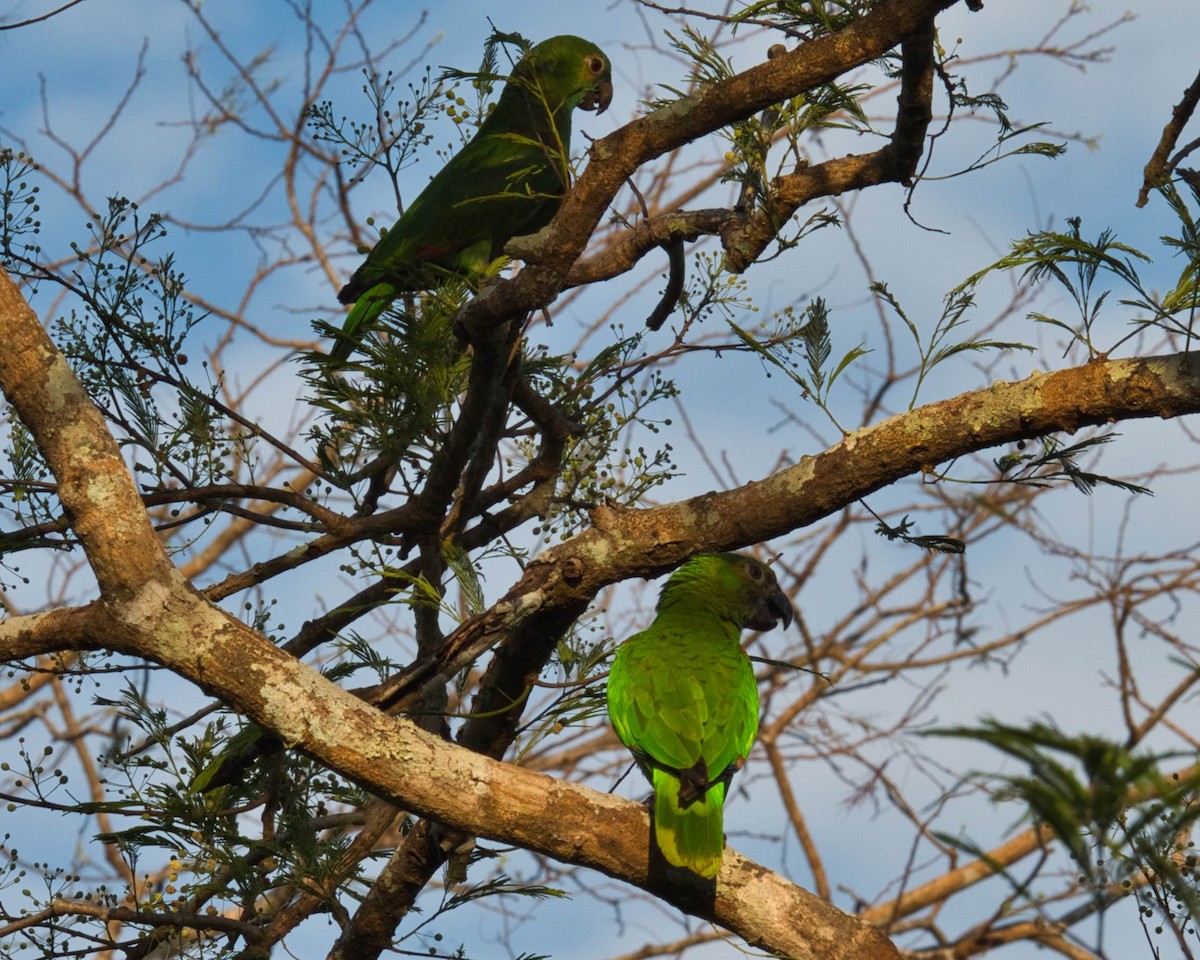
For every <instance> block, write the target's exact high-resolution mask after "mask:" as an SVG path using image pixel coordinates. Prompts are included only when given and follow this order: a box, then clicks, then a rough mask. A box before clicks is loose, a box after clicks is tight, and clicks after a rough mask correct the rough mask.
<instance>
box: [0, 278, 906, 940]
mask: <svg viewBox="0 0 1200 960" xmlns="http://www.w3.org/2000/svg"><path fill="white" fill-rule="evenodd" d="M0 318H2V319H3V321H4V327H5V330H6V333H7V335H8V343H9V346H10V348H11V349H10V350H9V351H5V352H0V388H2V389H3V390H4V393H5V395H6V396H7V397H8V398H9V401H10V402H11V403H12V405H13V406H14V408H15V409H16V411H17V413H18V414H19V415H20V416H21V418H22V420H23V421H24V422H25V424H26V425H27V426H28V427H29V429H30V432H31V433H32V434H33V437H34V439H35V441H36V442H37V444H38V447H39V449H40V450H41V452H42V455H43V456H44V457H45V459H46V462H47V465H48V466H49V467H50V470H51V472H52V473H54V475H55V477H56V478H57V479H58V482H59V485H60V486H59V492H60V496H61V498H62V502H63V506H64V508H65V509H66V510H67V512H68V514H69V516H70V517H71V520H72V524H73V526H74V528H75V530H76V533H77V534H78V535H79V538H80V541H81V543H82V544H83V547H84V551H85V553H86V554H87V557H88V559H89V561H90V563H91V564H92V566H93V569H94V571H95V573H96V577H97V580H98V581H99V583H100V586H101V591H102V594H103V597H104V601H103V603H102V605H101V610H102V611H103V614H104V615H106V616H105V620H106V622H105V623H103V624H102V625H101V626H102V634H101V635H102V636H103V637H104V638H105V639H104V642H105V646H106V647H107V648H109V649H112V650H116V651H119V652H122V653H127V654H131V655H135V656H140V657H144V658H146V659H148V660H152V661H154V662H156V663H160V664H162V665H163V666H166V667H167V668H169V669H170V670H172V671H174V672H175V673H177V674H178V675H179V676H182V677H185V678H187V679H189V680H191V681H192V682H193V683H195V684H197V685H198V686H199V687H201V688H202V689H204V690H205V691H206V692H208V693H210V694H212V695H214V696H217V697H219V698H220V699H221V700H222V701H224V702H226V703H229V704H233V705H236V706H237V708H238V709H239V710H241V711H242V712H244V713H245V714H246V715H247V716H248V717H249V718H250V719H252V720H254V721H255V722H256V723H258V724H259V725H261V726H262V727H264V728H265V729H268V730H271V731H272V732H273V733H275V735H276V736H278V737H279V738H280V739H281V740H282V741H283V742H284V743H286V744H288V745H290V746H294V747H297V748H299V749H301V750H303V751H305V752H306V753H308V754H310V755H311V756H313V757H315V758H316V759H318V760H320V761H321V762H322V763H324V764H326V765H327V766H329V767H330V768H332V769H334V770H337V771H339V772H340V773H342V774H344V775H345V776H347V777H349V778H351V779H352V780H354V781H356V782H358V783H360V784H362V785H363V786H364V787H366V788H368V789H370V790H372V791H374V792H376V793H378V794H379V795H381V796H382V797H384V798H385V799H387V800H389V801H391V802H393V803H396V804H397V805H400V806H403V807H404V808H405V809H408V810H411V811H413V812H415V813H417V814H420V815H423V816H426V817H429V818H432V819H435V820H438V821H441V822H443V823H447V824H449V825H451V826H454V827H457V828H459V829H462V830H464V831H467V832H468V833H470V834H477V835H480V836H485V837H491V838H493V839H496V840H501V841H503V842H507V843H515V844H518V845H520V846H522V847H526V848H527V849H530V850H533V851H536V852H539V853H544V854H546V855H548V856H551V857H554V858H556V859H560V860H563V861H565V862H569V863H576V864H580V865H583V866H590V867H592V868H594V869H597V870H601V871H603V872H605V873H608V874H610V875H612V876H616V877H619V878H621V879H624V880H627V881H629V882H632V883H635V884H638V885H639V886H642V887H644V888H645V889H646V890H648V891H650V892H652V893H654V894H655V895H656V896H658V897H660V898H662V899H663V900H665V901H667V902H669V903H673V904H675V905H676V906H679V907H680V908H681V909H684V910H688V911H689V912H693V913H696V914H697V915H699V916H705V917H708V918H710V919H712V920H714V921H716V922H718V923H721V924H722V925H724V926H726V927H728V928H729V929H731V930H733V931H734V932H736V933H738V934H739V935H741V936H743V937H744V938H746V939H747V940H748V941H750V942H751V943H755V944H759V945H762V946H765V947H767V948H768V949H771V950H773V951H774V952H777V953H783V954H787V955H791V956H794V957H814V958H817V957H820V958H823V960H832V958H846V960H849V958H851V957H854V958H884V957H896V956H897V954H896V951H895V948H894V947H893V946H892V944H891V943H890V942H889V941H888V940H887V938H886V937H884V936H883V935H882V934H880V933H879V932H878V931H877V930H875V928H873V927H871V926H870V925H868V924H864V923H862V922H861V921H859V920H858V919H856V918H855V917H852V916H850V915H847V914H844V913H842V912H841V911H839V910H837V909H836V908H835V907H833V906H832V905H831V904H829V903H827V902H825V901H823V900H821V899H820V898H819V897H816V896H815V895H813V894H811V893H808V892H807V891H805V890H802V889H800V888H798V887H795V886H794V885H792V884H790V883H788V882H787V881H786V880H784V879H783V878H781V877H778V876H776V875H774V874H772V873H770V872H769V871H766V870H764V869H763V868H761V867H757V866H756V865H754V864H751V863H749V862H748V861H746V860H743V859H742V858H741V857H739V856H737V855H736V854H733V853H730V855H729V856H727V857H726V862H725V865H724V868H723V870H722V874H721V877H720V878H719V884H718V887H717V890H716V892H715V895H713V896H707V897H706V896H697V895H696V893H695V891H692V890H689V889H687V888H684V887H680V886H679V885H678V884H677V883H674V882H672V881H670V880H669V879H667V878H665V877H664V876H662V875H661V873H660V872H658V871H652V870H651V864H650V861H649V859H648V852H649V850H650V843H649V830H650V825H649V817H648V815H647V812H646V810H645V808H643V807H642V806H641V805H640V804H635V803H630V802H629V801H626V800H621V799H619V798H616V797H611V796H607V795H605V794H600V793H597V792H595V791H593V790H590V789H587V788H585V787H580V786H577V785H574V784H568V783H562V782H558V781H555V780H552V779H550V778H549V777H545V776H543V775H541V774H536V773H531V772H529V771H525V770H521V769H519V768H516V767H512V766H509V765H507V764H504V763H500V762H498V761H496V760H492V759H490V758H488V757H485V756H482V755H480V754H478V753H473V752H471V751H469V750H466V749H463V748H461V747H455V746H453V745H452V744H449V743H447V742H446V741H444V740H442V739H441V738H439V737H436V736H433V735H431V734H429V733H426V732H425V731H423V730H421V729H419V728H418V727H417V726H416V725H415V724H413V723H411V722H409V721H408V720H404V719H393V718H391V717H388V716H385V715H384V714H382V713H380V712H379V711H378V710H377V709H375V708H374V707H371V706H369V705H368V704H366V703H364V702H363V701H362V700H360V699H358V698H357V697H355V696H354V695H353V694H351V693H349V692H348V691H346V690H343V689H342V688H340V687H338V686H337V685H336V684H333V683H331V682H330V681H328V680H326V679H325V678H324V677H322V676H321V675H320V674H319V673H318V672H317V671H315V670H313V669H312V668H310V667H307V666H305V665H304V664H301V663H299V662H298V661H297V660H296V659H295V658H293V657H292V656H290V655H289V654H288V653H286V652H285V651H283V650H280V649H279V648H277V647H275V646H274V645H273V644H271V643H269V642H267V640H266V639H265V638H263V637H262V636H261V635H259V634H258V633H256V632H255V631H253V630H251V629H250V628H248V627H247V626H246V625H245V624H242V623H240V622H239V621H237V620H235V619H234V618H233V617H231V616H229V615H228V614H227V613H225V612H224V611H223V610H220V609H218V608H217V607H215V606H213V605H212V604H211V603H210V602H208V601H207V600H206V599H205V598H204V597H202V596H201V595H200V594H199V593H197V592H196V591H195V590H194V589H193V588H192V587H191V586H190V585H189V584H188V583H187V582H186V581H185V580H184V579H183V578H182V577H181V576H179V574H178V573H177V572H176V571H175V570H174V568H173V567H172V566H171V564H170V561H169V560H168V558H167V557H166V554H165V553H164V552H163V550H162V547H161V545H160V544H159V542H158V539H157V537H156V536H155V534H154V531H153V529H152V528H151V526H150V523H149V520H148V519H147V517H146V514H145V510H144V508H143V507H142V505H141V499H140V497H139V496H138V494H137V490H136V487H135V486H134V483H133V479H132V477H131V476H130V474H129V473H128V471H127V470H126V469H125V467H124V464H123V463H122V462H121V459H120V455H119V451H118V449H117V446H116V443H115V441H114V440H113V438H112V436H111V434H109V432H108V430H107V428H106V426H105V424H104V422H103V419H102V417H101V416H100V413H99V411H98V410H97V409H96V407H95V405H94V404H92V403H91V401H90V400H89V399H88V397H87V395H86V393H85V392H84V390H83V388H82V386H81V385H80V384H79V382H78V381H77V380H76V379H75V377H74V375H73V374H72V373H71V371H70V369H69V367H68V366H67V364H66V361H65V359H64V358H63V356H62V355H61V353H59V352H58V351H57V350H56V349H55V347H54V345H53V343H52V342H51V341H50V339H49V337H48V336H47V335H46V333H45V331H44V330H43V329H42V327H41V325H40V324H39V323H38V320H37V317H36V316H35V315H34V314H33V312H32V311H31V310H30V309H29V308H28V306H27V305H25V304H24V302H23V301H22V300H21V299H20V296H19V294H18V292H17V290H16V288H15V287H14V286H13V285H12V284H11V282H10V281H9V280H8V278H7V276H4V277H0ZM88 476H93V477H95V478H96V482H95V483H94V484H89V483H87V482H86V479H85V478H87V477H88ZM114 514H115V515H114ZM104 533H107V537H105V536H104V535H102V534H104ZM97 615H98V616H99V615H100V614H97ZM562 615H563V613H562V611H561V610H559V611H558V616H559V617H561V616H562ZM6 639H7V638H6V637H5V633H4V632H2V631H0V644H3V643H4V641H5V640H6ZM6 652H7V651H6V648H5V646H0V656H4V655H5V654H6Z"/></svg>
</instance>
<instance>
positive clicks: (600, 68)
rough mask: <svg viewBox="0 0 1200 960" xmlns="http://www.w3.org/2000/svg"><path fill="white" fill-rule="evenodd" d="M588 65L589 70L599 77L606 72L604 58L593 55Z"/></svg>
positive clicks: (587, 61) (588, 59) (588, 60)
mask: <svg viewBox="0 0 1200 960" xmlns="http://www.w3.org/2000/svg"><path fill="white" fill-rule="evenodd" d="M586 63H587V68H588V69H589V70H590V71H591V72H592V73H594V74H597V75H599V74H601V73H603V72H604V58H603V57H597V56H595V55H594V54H593V55H592V56H590V57H588V58H587V60H586Z"/></svg>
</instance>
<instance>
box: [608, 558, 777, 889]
mask: <svg viewBox="0 0 1200 960" xmlns="http://www.w3.org/2000/svg"><path fill="white" fill-rule="evenodd" d="M792 615H793V614H792V605H791V603H790V602H789V601H788V598H787V595H786V594H784V592H783V591H782V590H781V589H780V588H779V583H778V581H777V580H776V579H775V574H774V573H773V572H772V570H771V568H770V567H768V566H767V565H766V564H765V563H762V562H760V561H758V560H755V559H754V558H753V557H747V556H743V555H741V554H738V553H705V554H699V555H698V556H695V557H692V558H691V559H690V560H688V561H687V562H686V563H685V564H683V566H681V567H680V568H679V569H678V570H676V571H675V572H674V573H673V574H672V575H671V577H670V579H668V580H667V582H666V584H665V585H664V586H663V588H662V592H661V594H660V595H659V598H658V607H657V613H656V615H655V617H654V622H653V623H652V624H650V626H649V627H648V628H647V629H645V630H643V631H642V632H641V633H636V634H634V635H633V636H632V637H630V638H629V639H628V640H626V641H625V642H624V643H623V644H621V646H620V648H619V649H618V650H617V656H616V659H614V660H613V665H612V672H611V673H609V675H608V715H609V718H610V719H611V720H612V725H613V729H614V730H615V731H616V733H617V736H618V737H619V738H620V740H621V742H622V743H623V744H625V746H627V747H628V748H629V749H630V750H631V751H632V752H633V756H634V759H635V760H636V761H637V764H638V766H639V767H640V768H641V770H642V772H643V773H644V774H646V776H647V777H648V778H649V779H650V782H651V783H652V784H653V785H654V838H655V841H656V842H657V844H658V848H659V849H660V850H661V851H662V854H663V857H664V858H665V859H666V861H667V862H668V863H670V864H673V865H675V866H677V867H684V868H686V869H688V870H690V871H692V872H693V873H695V874H698V875H699V876H701V877H704V878H706V879H708V878H712V877H715V876H716V875H717V871H718V870H720V868H721V853H722V851H723V850H724V849H725V833H724V830H723V828H722V821H723V817H722V812H723V807H724V804H725V793H726V791H727V790H728V787H729V783H730V781H731V780H732V779H733V775H734V774H735V773H737V771H738V770H739V769H741V766H742V763H743V762H744V761H745V759H746V755H747V754H748V753H749V752H750V746H751V744H753V743H754V736H755V734H756V733H757V732H758V684H757V683H756V682H755V679H754V670H753V669H752V667H751V663H750V657H749V656H747V654H746V652H745V651H744V650H743V649H742V645H741V639H740V638H741V633H742V630H743V629H745V628H747V627H750V628H753V629H755V630H770V629H771V628H773V627H774V626H775V625H776V623H777V622H778V621H780V620H782V621H783V624H784V626H785V627H787V626H789V625H790V624H791V622H792Z"/></svg>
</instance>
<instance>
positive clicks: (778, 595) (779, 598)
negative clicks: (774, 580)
mask: <svg viewBox="0 0 1200 960" xmlns="http://www.w3.org/2000/svg"><path fill="white" fill-rule="evenodd" d="M795 615H796V614H795V611H794V610H793V609H792V602H791V601H790V600H789V599H788V598H787V594H786V593H784V592H783V591H782V590H780V589H779V588H778V587H776V588H775V592H774V593H772V594H770V595H769V596H767V597H764V598H763V601H762V603H760V604H759V605H758V609H757V610H755V611H754V616H752V617H751V618H750V619H749V620H747V621H746V626H747V627H749V628H750V629H752V630H773V629H775V625H776V624H777V623H779V622H780V621H782V622H783V629H785V630H786V629H787V628H788V627H790V626H791V625H792V619H793V618H794V617H795Z"/></svg>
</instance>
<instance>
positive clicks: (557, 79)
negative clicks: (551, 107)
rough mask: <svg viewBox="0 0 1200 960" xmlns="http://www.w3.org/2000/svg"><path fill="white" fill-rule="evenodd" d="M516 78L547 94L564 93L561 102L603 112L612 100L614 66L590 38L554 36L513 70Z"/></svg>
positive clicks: (530, 52)
mask: <svg viewBox="0 0 1200 960" xmlns="http://www.w3.org/2000/svg"><path fill="white" fill-rule="evenodd" d="M512 78H513V79H515V80H517V81H524V82H525V83H529V84H532V85H535V86H537V87H538V88H540V89H541V91H542V92H543V94H552V92H557V93H559V94H560V95H561V96H562V100H561V101H559V102H565V103H567V104H569V105H571V106H576V107H579V108H580V109H581V110H594V111H595V112H596V113H598V114H599V113H603V112H604V111H605V110H606V109H607V108H608V105H609V103H611V102H612V95H613V85H612V65H611V63H610V62H609V59H608V57H606V56H605V55H604V51H603V50H601V49H600V48H599V47H598V46H596V45H595V44H594V43H592V42H591V41H590V40H584V39H583V38H582V37H573V36H571V35H570V34H564V35H562V36H559V37H551V38H550V39H549V40H543V41H542V42H541V43H539V44H538V45H537V46H535V47H534V48H533V49H532V50H530V51H529V52H528V53H527V54H525V56H524V57H522V58H521V62H520V63H518V64H517V65H516V67H515V68H514V69H513V73H512ZM518 85H519V84H518ZM554 99H558V98H557V97H555V98H554Z"/></svg>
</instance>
